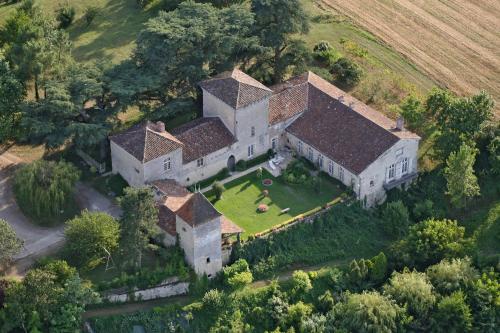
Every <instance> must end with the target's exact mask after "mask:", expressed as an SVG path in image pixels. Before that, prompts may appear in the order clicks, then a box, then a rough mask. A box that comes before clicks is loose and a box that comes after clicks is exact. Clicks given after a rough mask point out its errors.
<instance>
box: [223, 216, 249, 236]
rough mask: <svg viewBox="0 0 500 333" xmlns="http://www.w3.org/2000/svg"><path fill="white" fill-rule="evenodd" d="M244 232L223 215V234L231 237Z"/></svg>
mask: <svg viewBox="0 0 500 333" xmlns="http://www.w3.org/2000/svg"><path fill="white" fill-rule="evenodd" d="M243 231H244V230H243V229H241V228H240V227H239V226H237V225H236V224H234V222H233V221H231V220H230V219H228V218H227V217H225V216H224V215H222V217H221V233H222V234H223V235H230V234H239V233H242V232H243Z"/></svg>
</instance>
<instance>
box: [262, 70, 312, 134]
mask: <svg viewBox="0 0 500 333" xmlns="http://www.w3.org/2000/svg"><path fill="white" fill-rule="evenodd" d="M296 81H297V80H294V79H291V80H288V81H286V82H284V83H281V84H278V85H275V86H272V87H271V89H272V90H273V95H272V96H271V98H270V99H269V124H270V125H274V124H276V123H279V122H282V121H285V120H287V119H290V118H292V117H293V116H295V115H297V114H299V113H301V112H303V111H305V110H306V109H307V100H308V98H307V96H308V91H309V86H308V83H307V82H306V81H304V82H300V81H297V82H296Z"/></svg>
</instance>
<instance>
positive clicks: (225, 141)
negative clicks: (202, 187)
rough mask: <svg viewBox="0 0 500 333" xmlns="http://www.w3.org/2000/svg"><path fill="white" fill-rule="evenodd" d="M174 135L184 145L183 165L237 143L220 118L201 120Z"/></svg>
mask: <svg viewBox="0 0 500 333" xmlns="http://www.w3.org/2000/svg"><path fill="white" fill-rule="evenodd" d="M172 134H173V135H175V137H176V138H177V139H178V140H180V141H181V142H182V143H183V144H184V147H183V150H182V159H183V163H184V164H186V163H189V162H191V161H194V160H197V159H198V158H201V157H203V156H206V155H208V154H210V153H213V152H215V151H217V150H219V149H222V148H224V147H227V146H230V145H232V144H233V143H235V142H236V139H235V137H234V136H233V134H231V132H230V131H229V130H228V129H227V127H226V126H225V125H224V123H223V122H222V121H221V120H220V119H219V118H218V117H214V118H199V119H196V120H193V121H191V122H189V123H187V124H184V125H182V126H180V127H177V128H176V129H174V130H173V131H172Z"/></svg>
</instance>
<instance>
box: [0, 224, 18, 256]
mask: <svg viewBox="0 0 500 333" xmlns="http://www.w3.org/2000/svg"><path fill="white" fill-rule="evenodd" d="M23 244H24V241H23V240H22V239H20V238H18V237H17V235H16V231H15V230H14V228H12V227H11V226H10V224H8V223H7V221H5V220H2V219H0V266H2V265H3V264H5V263H7V262H9V261H10V260H12V257H13V256H15V255H16V254H17V253H19V251H21V249H22V248H23Z"/></svg>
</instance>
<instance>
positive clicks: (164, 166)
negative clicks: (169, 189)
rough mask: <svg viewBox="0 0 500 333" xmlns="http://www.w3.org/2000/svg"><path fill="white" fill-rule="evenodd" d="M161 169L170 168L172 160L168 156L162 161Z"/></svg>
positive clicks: (166, 169)
mask: <svg viewBox="0 0 500 333" xmlns="http://www.w3.org/2000/svg"><path fill="white" fill-rule="evenodd" d="M163 170H164V171H170V170H172V161H171V159H170V157H167V158H166V159H165V160H164V161H163Z"/></svg>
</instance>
